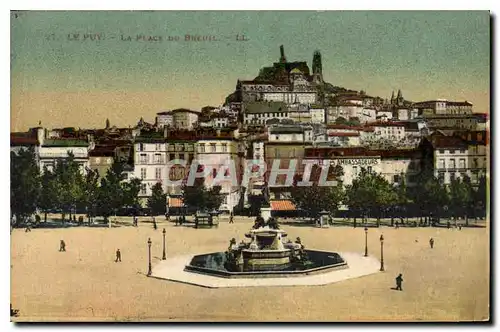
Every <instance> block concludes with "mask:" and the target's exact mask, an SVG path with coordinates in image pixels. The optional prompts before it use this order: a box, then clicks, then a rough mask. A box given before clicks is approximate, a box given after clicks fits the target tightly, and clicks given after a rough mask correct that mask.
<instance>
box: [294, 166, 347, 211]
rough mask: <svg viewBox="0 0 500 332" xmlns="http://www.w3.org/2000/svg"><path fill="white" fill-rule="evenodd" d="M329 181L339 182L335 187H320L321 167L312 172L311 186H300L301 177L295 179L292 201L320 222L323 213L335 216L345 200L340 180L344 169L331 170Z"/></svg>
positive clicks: (335, 168) (313, 169)
mask: <svg viewBox="0 0 500 332" xmlns="http://www.w3.org/2000/svg"><path fill="white" fill-rule="evenodd" d="M328 171H329V174H328V175H329V176H328V177H327V180H328V181H334V180H337V185H335V186H320V185H319V178H320V174H321V168H320V167H317V166H316V167H313V168H312V170H311V175H310V181H311V182H312V185H311V186H298V181H299V177H298V176H296V177H295V178H294V185H293V187H292V188H291V190H290V192H291V196H292V201H293V202H294V204H295V206H296V207H297V208H299V209H302V210H304V211H306V213H307V215H309V216H310V217H312V218H314V220H318V218H319V216H320V212H321V211H323V210H324V211H328V212H330V213H331V214H334V213H335V212H336V211H337V210H338V207H339V204H340V202H341V201H342V200H343V198H344V191H343V188H342V183H341V181H340V180H339V178H340V177H341V176H342V175H343V170H342V167H334V168H331V167H330V168H329V170H328Z"/></svg>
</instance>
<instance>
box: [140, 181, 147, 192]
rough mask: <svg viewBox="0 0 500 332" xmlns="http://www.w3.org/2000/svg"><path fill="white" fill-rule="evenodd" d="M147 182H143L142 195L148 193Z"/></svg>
mask: <svg viewBox="0 0 500 332" xmlns="http://www.w3.org/2000/svg"><path fill="white" fill-rule="evenodd" d="M146 193H147V192H146V184H145V183H141V195H146Z"/></svg>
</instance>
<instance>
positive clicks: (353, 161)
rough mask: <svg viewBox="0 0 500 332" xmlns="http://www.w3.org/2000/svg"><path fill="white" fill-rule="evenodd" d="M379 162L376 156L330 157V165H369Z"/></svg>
mask: <svg viewBox="0 0 500 332" xmlns="http://www.w3.org/2000/svg"><path fill="white" fill-rule="evenodd" d="M379 163H380V159H378V158H345V159H344V158H342V159H332V160H331V165H340V166H344V165H353V166H369V165H377V164H379Z"/></svg>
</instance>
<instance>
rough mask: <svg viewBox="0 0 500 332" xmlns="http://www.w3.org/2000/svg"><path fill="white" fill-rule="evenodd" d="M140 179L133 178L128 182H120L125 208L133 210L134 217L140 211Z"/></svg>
mask: <svg viewBox="0 0 500 332" xmlns="http://www.w3.org/2000/svg"><path fill="white" fill-rule="evenodd" d="M141 183H142V181H141V179H138V178H133V179H132V180H130V181H129V182H122V190H123V195H124V202H123V204H124V205H125V206H128V207H131V208H132V209H133V210H134V216H135V215H136V214H137V212H138V210H139V209H140V206H141V204H140V203H139V192H140V191H141Z"/></svg>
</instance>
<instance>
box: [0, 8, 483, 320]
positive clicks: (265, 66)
mask: <svg viewBox="0 0 500 332" xmlns="http://www.w3.org/2000/svg"><path fill="white" fill-rule="evenodd" d="M10 14H11V18H10V19H11V21H10V27H11V31H10V33H11V36H10V37H11V67H10V68H11V120H10V130H11V133H10V191H11V193H10V225H11V227H10V233H11V234H10V239H11V263H10V265H11V296H10V302H11V304H10V308H11V310H10V315H11V320H12V321H14V322H298V321H300V322H426V321H427V322H429V321H432V322H436V321H439V322H457V321H459V322H466V321H476V322H484V321H488V320H490V315H491V313H490V287H491V286H490V219H489V188H490V167H489V165H490V141H489V140H490V116H489V114H490V60H491V59H490V46H491V45H490V37H491V36H490V24H491V17H490V13H489V12H488V11H460V12H459V11H426V12H423V11H321V12H319V11H289V12H285V11H225V12H223V11H11V13H10Z"/></svg>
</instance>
